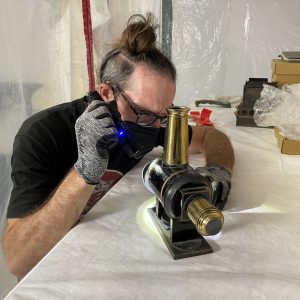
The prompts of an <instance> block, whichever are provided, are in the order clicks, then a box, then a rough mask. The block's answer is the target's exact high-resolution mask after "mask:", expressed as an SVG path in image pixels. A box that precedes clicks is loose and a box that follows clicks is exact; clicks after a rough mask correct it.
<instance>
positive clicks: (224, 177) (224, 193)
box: [195, 164, 231, 210]
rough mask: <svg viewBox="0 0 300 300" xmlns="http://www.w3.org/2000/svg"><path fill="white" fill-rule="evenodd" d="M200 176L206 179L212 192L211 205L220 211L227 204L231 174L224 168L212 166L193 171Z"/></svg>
mask: <svg viewBox="0 0 300 300" xmlns="http://www.w3.org/2000/svg"><path fill="white" fill-rule="evenodd" d="M195 170H196V171H197V172H198V173H199V174H200V175H202V176H204V177H206V178H207V179H208V180H209V181H210V182H211V186H212V190H213V197H212V204H213V205H214V206H216V207H217V208H219V209H220V210H222V209H223V208H224V206H225V204H226V202H227V198H228V195H229V192H230V188H231V181H230V180H231V174H230V172H229V171H227V170H226V169H225V168H223V167H221V166H217V165H213V164H208V165H207V166H205V167H198V168H196V169H195Z"/></svg>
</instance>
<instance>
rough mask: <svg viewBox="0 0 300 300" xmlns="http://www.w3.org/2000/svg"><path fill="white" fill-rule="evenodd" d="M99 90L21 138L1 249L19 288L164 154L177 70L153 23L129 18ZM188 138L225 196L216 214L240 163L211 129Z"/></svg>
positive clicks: (49, 113) (41, 119)
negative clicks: (126, 182)
mask: <svg viewBox="0 0 300 300" xmlns="http://www.w3.org/2000/svg"><path fill="white" fill-rule="evenodd" d="M99 81H100V85H99V88H98V92H99V94H98V93H97V92H94V93H91V94H90V95H88V96H85V97H84V98H82V99H78V100H75V101H73V102H69V103H64V104H61V105H58V106H55V107H53V108H50V109H47V110H45V111H42V112H40V113H38V114H36V115H33V116H32V117H30V118H29V119H28V120H26V121H25V122H24V124H23V125H22V127H21V128H20V130H19V132H18V134H17V136H16V138H15V142H14V150H13V157H12V179H13V183H14V186H13V190H12V194H11V199H10V204H9V207H8V212H7V218H8V220H7V228H6V231H5V234H4V239H3V246H4V253H5V257H6V260H7V264H8V267H9V269H10V270H11V272H12V273H13V274H15V275H16V276H17V277H18V278H19V279H21V278H22V277H24V276H25V275H26V274H27V273H28V271H30V270H31V269H32V268H33V267H34V266H35V265H36V263H37V262H38V261H39V260H40V259H41V258H42V257H43V256H44V255H45V254H46V253H47V252H48V251H49V250H50V249H51V248H52V247H53V246H54V245H55V244H56V243H57V242H58V241H59V240H60V239H61V238H62V237H63V236H64V235H65V234H66V233H67V232H68V231H69V230H70V228H71V227H72V226H74V224H76V222H77V221H78V219H79V218H80V216H81V215H82V213H86V212H87V211H88V210H89V209H90V208H91V206H92V205H93V204H94V203H95V202H97V201H98V200H99V198H101V196H102V195H103V194H104V193H105V192H106V191H107V190H108V189H109V188H110V187H111V186H112V185H113V184H114V183H115V182H116V181H117V180H118V179H119V178H120V177H121V176H122V175H123V174H125V173H126V172H127V171H128V170H130V169H131V168H132V167H133V166H134V165H135V164H136V163H137V162H138V161H139V159H140V158H141V157H143V155H145V154H146V153H147V152H149V151H151V150H152V149H153V147H155V146H159V145H161V146H162V145H163V137H164V128H163V127H162V125H163V124H164V123H165V120H166V109H167V108H169V107H170V106H172V102H173V99H174V96H175V90H176V71H175V68H174V66H173V64H172V63H171V62H170V61H169V60H168V59H167V58H166V57H165V56H164V55H163V54H162V53H161V52H160V50H159V49H158V48H157V47H156V35H155V26H154V25H153V24H152V16H151V15H150V14H148V15H147V18H144V17H143V16H141V15H135V16H133V17H131V18H130V19H129V21H128V25H127V28H126V29H125V30H124V32H123V35H122V38H121V39H120V41H118V43H116V45H115V47H114V49H113V50H112V51H110V52H109V53H108V54H107V55H106V57H105V58H104V60H103V62H102V65H101V68H100V74H99ZM74 125H75V126H74ZM122 130H125V131H126V134H128V140H127V141H128V144H127V143H123V142H122V137H121V136H120V135H121V133H122V132H121V131H122ZM189 134H190V152H203V153H204V155H205V158H206V162H207V166H206V167H204V168H199V172H200V173H201V174H203V175H204V176H208V177H209V178H210V179H211V180H214V181H217V182H218V183H219V184H220V186H221V187H222V188H221V189H222V191H221V193H219V194H218V199H216V202H215V205H216V206H218V207H220V208H223V207H224V205H225V203H226V200H227V197H228V193H229V189H230V173H231V170H232V167H233V163H234V154H233V150H232V146H231V143H230V141H229V140H228V138H227V137H226V136H225V135H224V134H223V133H221V132H220V131H217V130H215V129H214V128H207V127H199V126H198V127H193V128H192V127H189ZM118 135H119V137H118Z"/></svg>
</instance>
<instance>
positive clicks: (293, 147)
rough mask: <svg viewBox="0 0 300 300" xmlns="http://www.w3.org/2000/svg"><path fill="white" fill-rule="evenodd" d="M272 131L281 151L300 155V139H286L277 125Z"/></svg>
mask: <svg viewBox="0 0 300 300" xmlns="http://www.w3.org/2000/svg"><path fill="white" fill-rule="evenodd" d="M274 131H275V136H276V138H277V144H278V146H279V149H280V152H281V153H283V154H296V155H297V154H298V155H300V141H296V140H288V139H286V138H285V137H284V136H283V135H281V133H280V131H279V129H278V128H277V127H275V128H274Z"/></svg>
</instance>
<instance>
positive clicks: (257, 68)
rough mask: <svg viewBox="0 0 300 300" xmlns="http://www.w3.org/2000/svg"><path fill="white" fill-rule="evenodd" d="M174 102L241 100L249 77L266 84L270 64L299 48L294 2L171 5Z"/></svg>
mask: <svg viewBox="0 0 300 300" xmlns="http://www.w3.org/2000/svg"><path fill="white" fill-rule="evenodd" d="M172 3H173V44H172V58H173V61H174V63H175V65H176V67H177V71H178V82H177V93H176V102H179V103H181V104H186V105H188V104H191V103H194V100H196V99H199V98H202V99H203V98H204V99H205V98H206V99H215V97H217V96H235V95H240V96H241V95H242V93H243V85H244V84H245V82H246V80H248V79H249V77H265V78H268V79H269V80H271V60H272V59H273V58H277V56H278V55H279V54H280V53H281V52H282V51H299V49H300V39H299V36H300V18H299V13H298V12H299V10H300V1H298V0H284V1H283V0H263V1H261V0H199V1H190V0H175V1H173V2H172Z"/></svg>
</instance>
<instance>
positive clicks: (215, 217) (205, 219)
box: [187, 199, 224, 235]
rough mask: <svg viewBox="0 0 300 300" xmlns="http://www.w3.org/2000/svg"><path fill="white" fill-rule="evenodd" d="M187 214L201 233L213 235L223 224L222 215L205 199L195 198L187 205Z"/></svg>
mask: <svg viewBox="0 0 300 300" xmlns="http://www.w3.org/2000/svg"><path fill="white" fill-rule="evenodd" d="M187 215H188V216H189V218H190V219H191V221H192V222H193V223H194V225H195V227H196V229H197V231H198V232H199V234H201V235H215V234H217V233H219V232H220V231H221V229H222V227H223V224H224V216H223V214H222V213H221V211H219V210H218V209H217V208H216V207H214V206H213V205H212V204H211V203H210V202H208V201H207V200H206V199H195V200H193V201H192V202H191V203H189V205H188V207H187Z"/></svg>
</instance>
